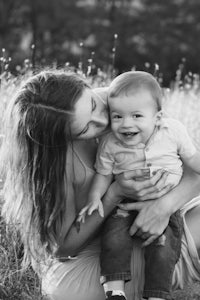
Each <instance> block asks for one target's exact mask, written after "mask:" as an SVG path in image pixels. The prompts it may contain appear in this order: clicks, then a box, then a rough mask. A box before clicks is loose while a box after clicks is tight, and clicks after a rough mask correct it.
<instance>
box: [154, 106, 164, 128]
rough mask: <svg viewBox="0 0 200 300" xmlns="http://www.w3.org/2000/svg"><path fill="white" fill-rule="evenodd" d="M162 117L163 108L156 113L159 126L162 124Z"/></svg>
mask: <svg viewBox="0 0 200 300" xmlns="http://www.w3.org/2000/svg"><path fill="white" fill-rule="evenodd" d="M162 117H163V111H162V110H159V111H158V112H157V113H156V126H158V127H159V126H160V125H161V121H162Z"/></svg>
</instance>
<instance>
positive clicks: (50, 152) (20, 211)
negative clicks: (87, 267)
mask: <svg viewBox="0 0 200 300" xmlns="http://www.w3.org/2000/svg"><path fill="white" fill-rule="evenodd" d="M86 87H88V85H87V83H86V82H85V81H84V79H82V78H80V77H79V76H78V75H77V74H71V73H70V74H69V73H64V72H60V71H44V72H41V73H39V74H37V75H34V76H33V77H32V78H30V79H29V80H28V81H27V82H26V83H25V85H24V86H23V87H22V88H21V89H20V91H19V92H18V94H17V96H16V97H14V99H13V100H12V101H11V103H10V105H9V107H8V108H7V111H6V118H5V139H4V141H3V145H2V147H1V160H3V174H4V182H5V183H4V199H5V202H4V204H3V215H4V216H5V218H6V220H7V222H9V223H12V224H14V225H15V226H17V228H18V229H19V230H20V233H21V237H22V241H23V244H24V262H25V263H26V265H27V263H29V262H30V260H31V257H33V255H35V256H36V257H38V254H40V255H42V254H44V255H46V254H48V253H52V252H53V251H54V247H56V244H57V241H58V233H59V231H60V229H61V224H62V218H63V215H64V213H65V209H66V207H65V203H66V189H67V187H66V181H65V176H66V153H67V148H68V145H69V143H70V142H71V137H70V130H69V122H70V120H71V116H72V113H73V108H74V104H75V102H76V100H77V99H78V98H79V97H80V96H81V94H82V92H83V90H84V89H85V88H86Z"/></svg>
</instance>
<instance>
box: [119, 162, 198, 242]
mask: <svg viewBox="0 0 200 300" xmlns="http://www.w3.org/2000/svg"><path fill="white" fill-rule="evenodd" d="M199 193H200V176H199V175H198V174H196V173H194V172H193V171H192V170H191V169H188V168H185V170H184V174H183V177H182V179H181V182H180V184H179V185H178V186H176V187H175V188H174V189H173V190H171V191H170V192H169V193H167V194H165V195H164V196H162V197H161V198H160V199H157V200H151V201H143V202H136V203H127V204H123V205H122V204H120V205H119V206H120V207H121V208H123V209H125V210H137V211H138V216H137V218H136V219H135V221H134V223H133V225H132V226H131V228H130V234H131V235H134V234H137V235H139V236H142V235H144V234H145V235H146V236H149V237H148V238H147V240H146V241H145V243H144V246H147V245H149V244H150V243H151V242H152V241H153V240H155V239H156V238H157V237H158V236H160V235H161V234H162V233H163V231H164V230H165V228H166V226H167V225H168V223H169V218H170V216H171V215H172V214H173V213H174V212H175V211H177V210H178V209H180V208H181V207H182V206H183V205H184V204H185V203H187V202H188V201H190V200H191V199H192V198H194V197H196V196H197V195H199Z"/></svg>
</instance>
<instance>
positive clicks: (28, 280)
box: [0, 72, 200, 300]
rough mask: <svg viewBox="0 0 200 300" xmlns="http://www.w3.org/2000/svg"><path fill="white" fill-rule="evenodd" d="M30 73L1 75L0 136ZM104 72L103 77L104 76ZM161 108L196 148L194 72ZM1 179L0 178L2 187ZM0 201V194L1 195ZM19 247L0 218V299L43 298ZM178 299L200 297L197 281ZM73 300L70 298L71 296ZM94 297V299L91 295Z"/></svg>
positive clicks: (198, 112)
mask: <svg viewBox="0 0 200 300" xmlns="http://www.w3.org/2000/svg"><path fill="white" fill-rule="evenodd" d="M29 75H30V73H28V72H27V73H25V75H19V76H18V77H13V76H11V74H9V73H6V74H2V75H1V87H0V138H3V136H4V131H3V115H4V111H5V108H6V106H7V104H8V103H9V100H10V98H11V97H12V96H13V94H14V93H15V92H16V89H17V88H18V87H19V85H20V84H21V83H23V82H24V80H25V79H26V77H27V76H29ZM103 75H104V77H103ZM103 75H102V74H101V78H99V77H98V78H97V77H96V78H95V79H94V78H93V79H91V78H90V81H91V82H92V84H93V85H94V86H99V85H106V84H107V83H108V82H109V79H108V78H106V77H105V74H103ZM164 95H165V97H164V103H163V106H164V109H165V110H166V112H167V113H168V114H169V115H171V116H172V117H175V118H177V119H179V120H181V121H182V122H183V123H184V124H185V125H186V127H187V128H188V131H189V134H190V136H191V137H192V139H193V141H194V143H195V144H196V146H197V148H198V149H200V81H199V77H198V76H197V75H196V76H193V77H192V80H190V81H189V82H186V83H184V84H181V83H180V82H179V81H176V82H175V83H174V84H173V86H172V87H171V88H170V89H165V90H164ZM1 185H2V182H0V190H1ZM0 201H2V198H1V196H0ZM21 255H22V248H21V244H20V239H19V236H18V234H17V233H16V232H15V231H14V228H8V227H7V226H6V224H5V223H4V221H3V220H2V219H0V300H42V296H41V292H40V283H39V280H38V278H37V276H36V275H35V274H34V272H33V271H32V269H31V268H29V269H27V270H25V271H23V270H22V269H21ZM174 298H175V299H177V300H181V299H183V300H186V299H187V300H192V299H200V284H199V283H194V284H192V285H189V286H186V287H185V289H184V290H183V291H176V292H175V293H174ZM70 300H73V299H70ZM94 300H95V299H94Z"/></svg>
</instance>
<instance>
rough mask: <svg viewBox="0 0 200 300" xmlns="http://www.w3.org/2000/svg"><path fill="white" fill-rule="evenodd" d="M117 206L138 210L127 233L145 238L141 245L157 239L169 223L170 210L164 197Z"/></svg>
mask: <svg viewBox="0 0 200 300" xmlns="http://www.w3.org/2000/svg"><path fill="white" fill-rule="evenodd" d="M118 206H119V207H120V208H121V209H123V210H126V211H129V210H130V211H132V210H137V211H138V215H137V217H136V219H135V221H134V223H133V224H132V226H131V227H130V230H129V233H130V235H134V234H135V235H137V236H139V237H141V238H142V239H143V240H145V241H144V243H143V246H147V245H149V244H151V243H152V242H153V241H154V240H155V239H157V238H158V237H159V236H160V235H161V234H162V233H163V231H164V230H165V228H166V227H167V225H168V223H169V218H170V215H171V210H170V205H169V204H168V203H167V202H166V199H162V198H161V199H158V200H150V201H144V202H134V203H124V204H119V205H118Z"/></svg>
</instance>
